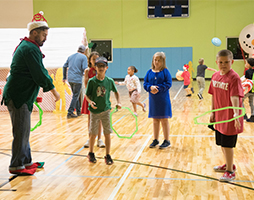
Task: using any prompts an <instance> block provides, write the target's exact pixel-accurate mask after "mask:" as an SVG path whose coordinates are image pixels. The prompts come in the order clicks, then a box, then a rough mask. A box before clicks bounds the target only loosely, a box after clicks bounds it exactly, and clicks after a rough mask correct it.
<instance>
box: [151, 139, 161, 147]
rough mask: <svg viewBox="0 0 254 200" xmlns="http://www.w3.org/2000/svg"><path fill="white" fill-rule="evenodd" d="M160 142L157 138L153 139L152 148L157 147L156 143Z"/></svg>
mask: <svg viewBox="0 0 254 200" xmlns="http://www.w3.org/2000/svg"><path fill="white" fill-rule="evenodd" d="M158 144H159V141H158V140H157V139H154V140H153V142H152V144H150V146H149V147H150V148H154V147H156V145H158Z"/></svg>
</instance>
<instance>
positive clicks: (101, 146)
mask: <svg viewBox="0 0 254 200" xmlns="http://www.w3.org/2000/svg"><path fill="white" fill-rule="evenodd" d="M97 147H100V148H104V147H105V144H104V142H103V141H102V139H99V140H98V141H97Z"/></svg>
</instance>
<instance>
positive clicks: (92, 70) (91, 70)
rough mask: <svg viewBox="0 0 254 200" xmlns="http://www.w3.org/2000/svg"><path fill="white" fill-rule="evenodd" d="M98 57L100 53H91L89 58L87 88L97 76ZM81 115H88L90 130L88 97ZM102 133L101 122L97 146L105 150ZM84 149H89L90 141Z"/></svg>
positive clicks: (86, 77) (86, 73)
mask: <svg viewBox="0 0 254 200" xmlns="http://www.w3.org/2000/svg"><path fill="white" fill-rule="evenodd" d="M98 57H99V53H98V52H96V51H93V52H91V54H90V55H89V57H88V68H87V69H85V75H84V83H85V88H87V83H88V80H89V79H90V78H92V77H94V76H95V75H96V69H95V60H96V58H98ZM81 113H82V114H87V115H88V130H89V127H90V111H89V110H88V102H87V100H86V96H84V101H83V105H82V109H81ZM101 132H102V125H101V122H100V126H99V129H98V137H97V138H98V140H97V146H98V147H100V148H104V147H105V144H104V142H103V141H102V139H101ZM84 147H85V148H88V147H89V139H88V140H87V141H86V143H85V145H84Z"/></svg>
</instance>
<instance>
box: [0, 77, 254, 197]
mask: <svg viewBox="0 0 254 200" xmlns="http://www.w3.org/2000/svg"><path fill="white" fill-rule="evenodd" d="M182 85H183V82H178V81H174V82H173V86H172V88H171V89H170V96H171V103H172V108H173V117H172V118H171V119H169V123H170V142H171V145H172V147H171V148H168V149H165V150H160V149H158V148H155V149H150V148H149V144H150V143H151V142H152V140H153V126H152V119H148V117H147V114H148V113H147V112H146V113H143V111H142V109H141V108H140V107H139V108H138V131H137V133H136V134H135V135H134V136H133V137H132V138H131V139H121V138H119V137H117V135H116V134H115V133H112V135H111V138H112V146H111V155H112V158H113V159H114V164H113V165H111V166H108V165H106V164H105V162H104V159H103V157H104V155H105V149H103V148H98V147H95V155H96V157H97V163H96V164H92V163H89V162H88V159H87V154H88V149H86V148H84V147H83V145H84V143H85V142H86V140H87V139H88V134H87V132H88V130H87V116H86V115H82V116H81V117H78V118H77V119H67V118H66V114H53V113H46V112H45V113H44V114H43V120H42V125H41V126H40V127H38V128H37V129H36V130H34V131H33V132H31V137H30V145H31V150H32V156H33V161H34V162H36V161H41V162H42V161H44V162H45V166H44V168H43V169H38V170H37V172H36V173H35V175H34V176H18V177H16V176H12V175H11V174H9V172H8V166H9V163H10V158H11V142H12V133H11V123H10V117H9V114H8V113H7V112H0V119H1V123H0V199H1V200H2V199H8V200H9V199H11V200H14V199H21V200H27V199H36V200H37V199H40V200H42V199H43V200H44V199H61V200H62V199H70V200H72V199H100V200H103V199H107V200H111V199H112V200H113V199H116V200H121V199H131V200H134V199H174V200H181V199H195V200H196V199H197V200H198V199H200V200H201V199H202V200H205V199H207V200H237V199H239V200H251V199H254V175H253V172H252V171H254V160H253V146H254V134H253V133H254V131H253V130H254V123H246V122H244V126H245V127H244V132H243V133H242V134H240V136H239V138H238V143H237V147H236V149H235V156H234V158H235V160H234V162H235V164H236V166H237V171H236V180H235V181H234V182H232V183H221V182H219V181H218V178H220V176H222V174H221V173H216V172H214V171H213V167H214V166H215V165H220V164H224V158H223V156H222V153H221V149H220V148H219V147H217V146H216V145H215V142H214V140H215V139H214V132H213V131H211V130H210V129H208V128H207V126H205V125H195V124H194V122H193V118H194V117H195V116H197V115H200V114H201V113H204V112H206V111H208V110H210V104H211V96H210V95H209V94H207V90H208V86H209V81H207V82H206V89H205V92H204V95H203V96H204V100H203V101H200V100H199V99H198V97H197V91H198V89H197V84H196V82H194V84H193V85H194V90H195V94H194V95H193V96H192V97H191V98H187V97H185V91H184V90H183V89H182ZM118 89H119V92H120V95H121V102H122V106H126V107H129V108H131V110H133V109H132V106H131V103H130V102H129V97H128V92H127V89H126V87H125V86H118ZM111 99H112V105H115V104H116V101H115V98H114V95H112V97H111ZM141 101H142V102H145V103H146V104H147V105H148V94H147V93H146V92H145V91H144V90H143V88H142V93H141ZM158 103H159V102H158ZM245 105H246V110H247V113H248V114H249V113H250V110H249V106H248V103H247V101H246V102H245ZM38 119H39V116H38V113H36V112H35V113H32V126H34V125H35V124H36V123H37V121H38ZM207 119H208V118H207ZM113 126H114V129H115V130H116V131H117V132H118V133H119V134H120V135H122V136H131V135H132V133H133V132H134V131H135V119H134V118H133V117H132V115H131V114H130V113H129V112H128V111H127V110H126V109H122V110H119V111H118V112H116V113H114V114H113ZM102 138H104V136H102ZM162 141H163V134H162V132H161V133H160V143H161V142H162Z"/></svg>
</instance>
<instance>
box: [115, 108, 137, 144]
mask: <svg viewBox="0 0 254 200" xmlns="http://www.w3.org/2000/svg"><path fill="white" fill-rule="evenodd" d="M121 109H127V110H128V111H129V112H130V113H131V114H132V116H133V117H134V118H135V123H136V130H135V131H134V132H133V133H132V134H131V136H129V137H128V136H121V135H119V134H118V133H117V131H116V130H115V129H114V127H113V124H112V115H113V114H114V113H115V112H117V111H118V109H117V108H115V109H114V110H112V111H111V112H110V127H111V129H112V130H113V131H114V133H115V134H116V135H117V136H118V137H119V138H126V139H131V138H132V137H133V135H135V133H136V132H137V131H138V118H137V116H136V115H134V113H133V112H132V111H131V109H130V108H128V107H122V108H121Z"/></svg>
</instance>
